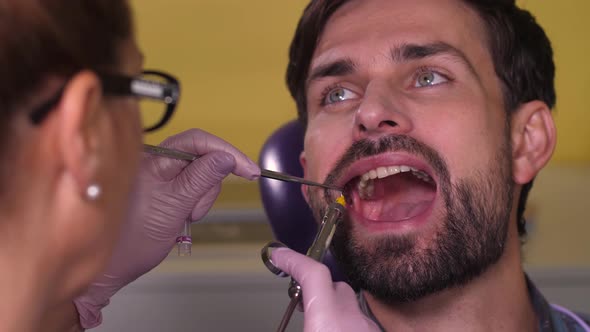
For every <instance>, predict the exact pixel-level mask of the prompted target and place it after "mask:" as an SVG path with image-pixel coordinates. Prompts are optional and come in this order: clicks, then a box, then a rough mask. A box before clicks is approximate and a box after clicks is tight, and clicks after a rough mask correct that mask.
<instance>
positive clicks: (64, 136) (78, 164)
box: [58, 71, 102, 200]
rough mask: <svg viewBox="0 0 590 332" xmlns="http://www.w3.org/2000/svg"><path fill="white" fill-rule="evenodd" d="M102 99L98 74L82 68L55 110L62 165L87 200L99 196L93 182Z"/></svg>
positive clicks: (94, 180) (95, 172) (96, 161)
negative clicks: (58, 123) (58, 125)
mask: <svg viewBox="0 0 590 332" xmlns="http://www.w3.org/2000/svg"><path fill="white" fill-rule="evenodd" d="M101 100H102V89H101V84H100V81H99V79H98V77H97V76H96V75H95V74H94V73H92V72H89V71H82V72H80V73H78V74H76V75H75V76H74V77H72V78H71V79H70V80H69V82H68V84H67V85H66V87H65V89H64V93H63V96H62V101H61V103H60V106H59V110H58V112H59V122H60V134H59V136H60V140H59V144H60V149H59V150H60V154H61V156H62V158H63V164H64V169H65V171H66V172H68V173H70V175H71V176H72V177H73V179H74V181H75V182H76V185H77V186H78V188H79V192H80V194H81V195H82V197H84V198H85V199H89V200H93V199H95V198H98V196H99V195H97V190H95V189H96V187H95V186H94V185H95V183H96V181H97V179H96V177H97V173H98V166H99V151H98V150H99V148H100V147H99V145H100V137H99V136H100V133H99V130H98V129H97V128H96V127H97V125H98V121H97V118H98V117H99V113H100V112H101ZM98 192H100V190H99V191H98ZM93 197H94V198H93Z"/></svg>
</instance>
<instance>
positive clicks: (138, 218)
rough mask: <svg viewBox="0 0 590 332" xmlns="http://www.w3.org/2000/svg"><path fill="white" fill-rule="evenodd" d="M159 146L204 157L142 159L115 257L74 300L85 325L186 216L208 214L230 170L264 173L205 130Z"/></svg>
mask: <svg viewBox="0 0 590 332" xmlns="http://www.w3.org/2000/svg"><path fill="white" fill-rule="evenodd" d="M161 146H163V147H167V148H173V149H177V150H181V151H186V152H190V153H194V154H197V155H200V156H201V157H200V158H199V159H197V160H195V161H193V162H191V163H189V162H187V161H181V160H175V159H170V158H166V157H159V156H146V157H145V158H144V160H143V161H142V164H141V170H140V174H139V180H138V186H137V190H136V191H135V196H134V197H133V205H134V206H132V211H131V212H130V214H131V215H130V218H129V219H128V220H127V222H126V223H125V225H124V226H123V229H122V233H121V239H120V240H119V243H118V245H117V246H116V248H115V250H114V253H113V256H112V258H111V262H110V263H109V266H108V267H107V269H106V270H105V272H104V273H103V275H101V276H100V277H98V278H97V279H96V280H95V281H94V282H93V283H92V284H91V285H90V286H89V288H88V290H87V291H86V293H84V294H83V295H81V296H80V297H78V298H76V299H75V300H74V304H75V305H76V308H77V310H78V314H79V316H80V323H81V325H82V327H84V328H92V327H95V326H97V325H99V324H100V323H101V321H102V316H101V309H102V308H103V307H104V306H106V305H107V304H108V303H109V299H110V298H111V297H112V296H113V295H114V294H115V293H116V292H117V291H118V290H119V289H121V288H122V287H124V286H125V285H127V284H129V283H130V282H132V281H133V280H135V279H137V278H138V277H140V276H141V275H143V274H145V273H147V272H148V271H150V270H151V269H152V268H154V267H156V266H157V265H158V264H160V262H162V260H164V258H166V256H167V255H168V254H169V253H170V251H171V249H172V248H173V247H174V244H175V243H176V242H175V241H176V237H177V235H178V233H179V232H180V231H181V229H182V228H183V226H184V222H185V220H186V219H187V218H188V217H189V216H190V217H191V219H192V220H193V221H196V220H199V219H201V218H202V217H203V216H205V214H206V213H207V212H208V211H209V209H210V208H211V206H212V205H213V202H214V201H215V199H216V198H217V195H218V194H219V192H220V190H221V181H222V180H223V179H224V178H225V177H226V176H227V175H228V174H229V173H234V174H236V175H238V176H241V177H244V178H246V179H250V180H252V179H255V178H257V177H258V176H259V175H260V169H259V167H258V166H257V165H256V164H255V163H254V162H253V161H251V160H250V159H249V158H248V157H246V156H245V155H244V154H243V153H241V152H240V151H238V150H237V149H236V148H235V147H233V146H232V145H230V144H229V143H227V142H225V141H224V140H222V139H220V138H218V137H216V136H213V135H211V134H209V133H207V132H204V131H202V130H198V129H191V130H188V131H185V132H183V133H181V134H178V135H175V136H172V137H170V138H168V139H166V140H165V141H164V142H163V143H162V144H161ZM105 194H108V188H105Z"/></svg>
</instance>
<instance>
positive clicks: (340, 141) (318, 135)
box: [304, 115, 353, 181]
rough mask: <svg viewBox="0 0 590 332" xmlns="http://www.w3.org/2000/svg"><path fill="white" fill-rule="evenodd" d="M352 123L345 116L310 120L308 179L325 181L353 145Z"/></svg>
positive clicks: (307, 147)
mask: <svg viewBox="0 0 590 332" xmlns="http://www.w3.org/2000/svg"><path fill="white" fill-rule="evenodd" d="M351 123H352V121H351V120H350V119H348V118H346V117H344V116H340V117H336V116H329V115H326V116H317V117H315V118H314V119H310V120H309V122H308V125H307V131H306V132H305V141H304V150H305V158H306V170H305V172H306V177H308V178H309V179H312V180H316V181H323V180H325V178H326V176H327V175H328V173H329V172H330V171H331V170H332V168H333V167H334V166H335V164H336V162H338V160H339V159H340V157H341V156H342V155H343V154H344V152H345V151H346V149H347V148H348V147H350V145H351V144H352V137H353V135H352V130H351Z"/></svg>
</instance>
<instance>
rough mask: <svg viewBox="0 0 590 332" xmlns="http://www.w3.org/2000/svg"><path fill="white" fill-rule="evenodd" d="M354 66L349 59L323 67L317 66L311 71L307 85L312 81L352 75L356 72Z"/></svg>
mask: <svg viewBox="0 0 590 332" xmlns="http://www.w3.org/2000/svg"><path fill="white" fill-rule="evenodd" d="M356 67H357V66H356V64H355V63H354V61H352V59H350V58H344V59H340V60H336V61H334V62H329V63H326V64H323V65H319V66H317V67H316V68H314V69H313V71H312V72H311V74H310V75H309V79H308V80H307V84H309V83H310V82H312V81H315V80H318V79H321V78H324V77H331V76H344V75H348V74H351V73H354V72H355V70H356Z"/></svg>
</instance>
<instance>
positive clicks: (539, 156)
mask: <svg viewBox="0 0 590 332" xmlns="http://www.w3.org/2000/svg"><path fill="white" fill-rule="evenodd" d="M511 140H512V163H513V164H512V166H513V174H512V176H513V178H514V181H515V182H516V183H517V184H525V183H527V182H529V181H531V180H532V179H533V178H534V177H535V176H536V175H537V173H538V172H539V171H540V170H541V169H542V168H543V167H544V166H545V165H546V164H547V162H548V161H549V159H551V156H552V155H553V151H554V150H555V144H556V140H557V137H556V129H555V122H554V121H553V117H552V116H551V110H550V109H549V107H548V106H547V104H545V103H544V102H542V101H539V100H535V101H531V102H528V103H525V104H522V105H521V106H520V107H519V108H518V110H517V111H516V112H515V113H514V114H512V118H511Z"/></svg>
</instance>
